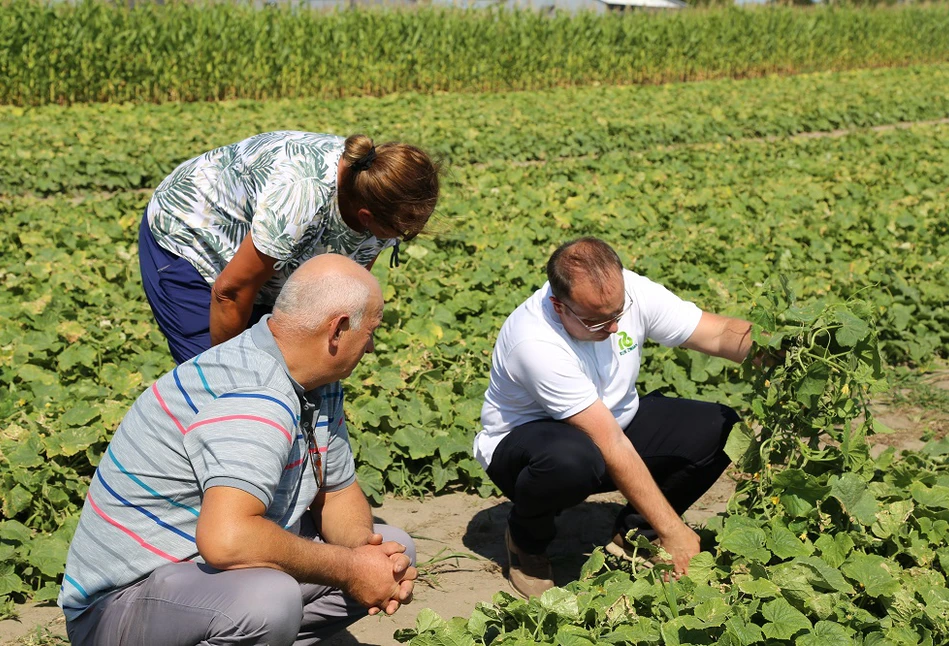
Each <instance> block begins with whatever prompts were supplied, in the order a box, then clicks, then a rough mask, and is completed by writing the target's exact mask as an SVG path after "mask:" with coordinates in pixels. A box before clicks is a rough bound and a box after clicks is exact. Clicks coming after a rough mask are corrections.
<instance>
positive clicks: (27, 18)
mask: <svg viewBox="0 0 949 646" xmlns="http://www.w3.org/2000/svg"><path fill="white" fill-rule="evenodd" d="M946 34H949V6H947V5H945V4H942V5H931V6H905V7H898V8H886V7H884V8H855V7H831V8H827V7H823V8H811V9H800V8H790V7H769V8H757V9H738V8H726V9H707V10H689V11H680V12H674V13H648V12H637V13H632V12H630V13H624V14H622V15H617V14H595V13H592V12H585V13H578V14H566V13H556V14H553V15H544V14H541V13H538V12H535V11H528V10H498V9H493V10H464V9H455V8H432V7H421V8H413V9H392V8H389V9H366V8H360V9H349V10H343V11H333V12H324V11H316V10H310V9H306V8H302V7H299V6H292V5H289V4H287V5H276V6H265V7H255V6H252V5H250V4H246V3H245V4H236V3H217V2H195V3H187V2H173V3H171V4H165V5H158V4H140V5H138V6H135V7H134V8H131V9H130V8H128V7H125V6H123V5H121V4H113V3H107V2H103V1H101V0H86V1H82V2H78V3H56V4H47V3H44V2H39V1H37V0H12V1H8V2H2V3H0V103H3V104H10V105H42V104H71V103H81V102H125V101H132V102H158V103H161V102H168V101H206V100H222V99H239V98H249V99H273V98H299V97H310V98H338V97H346V96H382V95H387V94H392V93H396V92H419V93H432V92H439V91H449V92H459V91H461V92H484V91H506V90H536V89H544V88H551V87H566V86H577V85H590V84H595V83H609V84H637V83H664V82H669V81H682V80H701V79H709V78H722V77H732V78H744V77H755V76H764V75H768V74H774V73H778V74H785V73H797V72H809V71H823V70H844V69H851V68H857V67H880V66H893V65H906V64H911V63H928V62H936V61H944V60H947V59H949V38H947V37H946Z"/></svg>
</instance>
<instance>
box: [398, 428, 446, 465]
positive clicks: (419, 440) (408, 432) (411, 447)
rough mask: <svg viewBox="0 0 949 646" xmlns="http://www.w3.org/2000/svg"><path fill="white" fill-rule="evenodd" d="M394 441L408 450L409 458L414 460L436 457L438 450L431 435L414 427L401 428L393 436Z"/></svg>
mask: <svg viewBox="0 0 949 646" xmlns="http://www.w3.org/2000/svg"><path fill="white" fill-rule="evenodd" d="M392 441H393V442H394V443H395V444H397V445H399V446H401V447H402V448H404V449H406V450H408V452H409V457H410V458H412V459H413V460H421V459H424V458H430V457H432V456H434V455H435V449H436V448H437V445H436V444H435V440H434V438H432V435H431V433H427V432H425V431H423V430H422V429H420V428H417V427H414V426H403V427H401V428H400V429H399V430H397V431H396V432H395V433H393V434H392Z"/></svg>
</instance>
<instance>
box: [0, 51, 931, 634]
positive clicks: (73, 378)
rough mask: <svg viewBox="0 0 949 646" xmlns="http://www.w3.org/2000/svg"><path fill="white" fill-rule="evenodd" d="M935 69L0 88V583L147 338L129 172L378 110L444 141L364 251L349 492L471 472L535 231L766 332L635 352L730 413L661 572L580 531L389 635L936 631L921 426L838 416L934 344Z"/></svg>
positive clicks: (144, 173) (57, 556)
mask: <svg viewBox="0 0 949 646" xmlns="http://www.w3.org/2000/svg"><path fill="white" fill-rule="evenodd" d="M947 83H949V65H946V64H935V65H925V66H916V67H909V68H903V69H880V70H869V71H849V72H828V73H820V74H813V75H803V76H795V77H787V78H779V77H768V78H761V79H754V80H745V81H732V80H720V81H707V82H701V83H695V84H683V85H665V86H653V87H641V88H635V87H628V88H615V87H610V88H605V87H604V88H595V87H594V88H571V89H554V90H545V91H538V92H529V93H511V94H500V95H493V94H478V95H464V96H460V95H451V94H449V95H436V96H421V95H400V96H390V97H385V98H355V99H337V100H334V101H331V102H317V101H314V100H309V99H300V100H281V101H272V102H253V101H239V102H232V103H217V104H194V105H186V104H174V105H87V106H73V107H59V106H45V107H41V108H35V109H24V108H16V107H9V106H8V107H0V115H2V116H0V142H2V143H0V283H2V289H0V496H2V514H3V520H2V521H0V554H2V555H3V559H2V565H0V595H2V596H3V598H5V599H6V600H7V603H8V604H9V603H10V602H11V601H12V600H21V599H23V598H24V597H26V596H28V595H30V594H32V593H33V592H34V591H35V593H36V597H37V598H38V599H51V598H53V597H55V594H56V592H57V589H58V580H57V577H58V576H60V573H61V570H62V564H63V560H64V557H65V549H66V545H67V543H68V540H69V538H70V536H71V532H72V530H73V527H74V523H75V520H76V518H77V513H78V509H79V507H80V506H81V503H82V499H83V495H84V493H85V488H86V485H87V482H88V478H89V476H90V475H91V473H92V470H93V469H94V467H95V465H96V464H97V463H98V460H99V458H100V455H101V453H102V451H103V450H104V448H105V445H106V443H107V441H108V439H109V437H110V435H111V432H112V431H113V430H114V428H115V427H116V425H117V423H118V421H119V420H120V418H121V415H122V414H123V413H124V411H125V409H126V408H127V407H128V405H129V404H130V403H131V401H132V400H133V399H134V398H135V397H136V396H137V394H138V393H139V392H140V391H141V390H143V389H144V388H145V387H146V386H147V385H148V384H149V383H150V382H151V381H152V380H153V379H154V378H155V377H156V376H158V375H160V374H161V373H162V372H163V371H165V370H166V369H168V368H170V367H171V365H172V362H171V358H170V356H169V354H168V352H167V349H166V348H165V346H164V343H163V339H162V337H161V335H160V334H159V332H158V330H157V328H156V327H155V326H154V325H153V323H152V321H151V315H150V312H149V309H148V306H147V304H146V303H145V299H144V296H143V294H142V290H141V285H140V282H139V277H138V267H137V246H136V237H135V236H136V231H137V225H138V223H139V220H140V217H141V213H142V209H143V208H144V206H145V204H146V202H147V200H148V197H149V193H148V191H147V190H146V189H148V188H150V187H154V186H155V185H156V184H157V183H158V182H159V181H160V180H161V179H162V178H163V177H164V175H165V174H166V173H168V172H170V170H171V169H172V168H173V167H174V166H175V165H176V164H177V163H178V162H180V161H181V160H183V159H185V158H187V157H190V156H192V155H194V154H197V153H198V152H202V151H204V150H206V149H209V148H211V147H213V146H217V145H221V144H225V143H230V142H232V141H236V140H239V139H241V138H243V137H246V136H249V135H251V134H254V133H257V132H261V131H265V130H270V129H276V128H300V129H308V130H314V131H330V132H339V133H342V134H348V133H350V132H366V133H369V134H371V135H373V136H374V137H376V138H377V140H387V139H406V140H409V141H412V142H414V143H417V144H419V145H421V146H423V147H426V148H428V149H430V150H432V151H435V152H437V153H439V154H440V155H442V156H443V157H444V158H445V159H446V160H447V161H448V162H450V163H449V172H448V175H447V177H446V182H445V183H446V190H445V193H444V197H443V200H442V202H441V204H440V208H439V216H438V221H437V223H436V225H435V227H434V231H433V233H432V234H431V235H429V236H427V237H424V236H423V237H422V238H420V239H419V240H417V241H414V242H412V243H411V244H409V245H407V246H406V247H405V249H404V253H403V265H402V267H400V268H398V269H395V270H388V269H387V265H388V263H387V262H385V261H386V260H387V258H383V259H382V262H379V263H377V266H376V272H377V274H378V275H379V276H380V279H381V280H382V281H383V283H384V291H385V296H386V300H387V309H386V312H385V316H384V322H383V326H382V328H380V330H379V333H378V334H377V344H376V354H375V355H371V356H367V357H366V359H365V360H364V362H363V364H362V365H361V366H360V368H359V369H358V370H357V372H356V373H355V374H354V375H353V377H352V378H350V380H349V382H348V385H347V393H348V394H347V397H348V401H349V404H348V408H347V413H348V418H349V424H350V429H351V433H352V440H353V445H354V449H355V451H356V457H357V464H358V473H359V478H360V482H361V484H362V486H363V487H364V489H365V490H366V492H367V494H368V495H369V496H370V497H371V498H373V499H375V500H380V499H381V497H382V496H383V495H384V494H385V493H386V492H395V493H397V494H401V495H420V494H424V493H438V492H444V491H448V490H458V489H464V490H469V491H478V492H480V493H482V494H485V495H489V494H491V493H493V488H492V486H491V485H490V483H489V482H488V481H487V480H486V478H485V476H484V474H483V472H482V471H481V468H480V467H479V466H478V465H477V464H476V463H475V462H474V460H473V459H472V458H471V457H470V445H471V439H472V437H473V435H474V433H475V432H476V431H477V430H478V417H479V412H480V405H481V397H482V394H483V392H484V389H485V386H486V380H487V374H488V368H489V362H490V352H491V348H492V346H493V341H494V337H495V334H496V332H497V330H498V329H499V327H500V325H501V323H502V321H503V320H504V318H505V317H506V316H507V314H509V313H510V312H511V311H512V310H513V308H514V307H515V306H516V305H517V304H519V303H520V302H521V301H522V300H523V299H524V298H525V297H526V296H527V295H528V294H530V293H531V292H532V291H533V290H534V289H536V288H537V287H539V286H540V285H541V284H542V283H543V281H544V277H543V266H544V262H545V261H546V258H547V257H548V255H549V254H550V252H551V251H552V250H553V249H554V248H555V247H556V246H557V245H558V244H559V243H560V242H561V241H563V240H564V239H567V238H572V237H576V236H579V235H586V234H591V235H597V236H600V237H603V238H604V239H606V240H608V241H610V242H611V243H612V244H613V245H614V246H615V247H616V248H617V250H618V252H619V253H620V255H621V257H622V258H623V259H624V261H625V262H626V264H627V266H629V267H631V268H633V269H634V270H635V271H638V272H640V273H643V274H645V275H647V276H650V277H651V278H653V279H655V280H658V281H659V282H662V283H664V284H665V285H667V286H668V287H670V288H671V289H673V290H674V291H676V292H678V293H679V294H681V295H683V296H684V297H686V298H689V299H691V300H694V301H695V302H696V303H697V304H699V305H700V306H701V307H703V308H705V309H709V310H713V311H719V312H722V313H726V314H732V315H738V316H743V317H746V318H747V317H750V318H752V319H753V320H754V321H755V322H756V324H757V328H756V329H757V332H756V334H757V335H758V336H757V340H758V342H759V343H760V345H761V346H762V347H767V346H771V347H775V348H776V347H781V348H783V349H784V350H785V355H784V358H783V359H782V363H780V364H779V365H778V366H775V367H774V368H772V369H771V371H770V372H756V371H753V370H752V371H749V369H748V368H744V369H742V368H740V367H738V366H736V365H734V364H729V363H728V362H725V361H722V360H718V359H709V358H706V357H703V356H698V355H694V354H691V353H688V352H685V351H681V350H669V349H661V348H657V347H652V348H650V349H649V352H648V353H647V355H646V356H645V359H644V367H643V371H642V383H641V385H640V387H641V389H642V390H643V391H644V392H645V391H651V390H655V389H658V388H663V389H666V390H668V391H670V392H672V393H677V394H679V395H682V396H689V397H693V396H697V397H703V398H708V399H714V400H718V401H727V402H729V403H731V404H733V405H735V406H738V407H739V408H740V409H741V410H742V412H743V413H744V415H745V416H746V421H747V423H746V425H745V427H744V428H743V430H742V431H741V432H736V433H735V434H734V437H733V439H732V443H731V445H730V451H731V452H732V455H733V457H734V459H735V461H736V464H737V465H738V466H739V467H740V469H741V472H742V473H744V474H746V476H745V477H744V480H743V481H742V483H741V486H740V487H739V492H738V495H737V496H736V498H735V499H734V500H733V503H732V509H731V512H732V513H731V514H730V515H729V516H727V517H726V518H724V519H721V521H720V522H718V523H717V524H713V526H711V527H710V528H709V529H708V530H707V531H706V533H705V536H704V538H705V540H706V541H707V543H708V545H707V546H708V547H709V549H710V550H711V551H710V552H707V553H705V554H703V556H702V557H700V561H699V562H698V563H696V565H695V566H694V569H693V575H692V576H690V577H689V578H688V579H683V580H682V581H680V582H678V583H676V584H665V583H663V581H662V579H661V577H659V576H657V574H656V573H655V572H646V573H639V574H636V575H634V576H632V577H631V576H630V575H629V574H628V573H626V572H624V571H623V569H622V567H621V566H620V565H619V564H616V563H611V562H609V561H607V559H606V558H605V557H604V556H603V555H602V554H599V553H597V554H595V555H594V557H593V558H592V559H591V561H590V562H589V563H588V566H587V567H586V568H585V570H584V573H583V577H582V579H581V580H580V581H578V582H576V583H573V584H571V585H570V586H568V587H567V588H566V589H563V590H559V589H558V590H555V591H553V592H551V593H549V594H548V595H545V597H544V598H542V599H540V600H534V601H531V602H529V603H528V602H521V601H516V600H514V599H513V598H511V597H509V596H505V595H500V596H499V597H497V598H496V599H495V603H493V604H487V605H484V606H482V607H480V608H479V609H478V610H476V611H475V613H474V614H473V615H472V616H471V617H470V618H467V619H464V620H455V621H454V622H443V621H441V620H440V619H438V618H436V617H434V616H433V615H431V614H426V615H424V616H423V618H422V619H421V620H420V625H419V626H418V628H417V630H416V631H414V632H411V633H404V634H402V635H401V637H402V638H403V639H407V640H408V639H411V640H413V643H415V644H449V643H451V644H480V643H497V644H501V643H504V644H513V643H538V642H548V643H560V644H588V643H603V642H608V643H617V644H621V643H630V644H636V643H644V644H660V643H661V644H669V645H672V644H682V645H686V644H712V643H719V644H734V645H739V644H741V645H745V644H749V645H750V644H769V645H770V644H795V645H796V646H812V645H816V644H829V643H834V644H837V643H840V644H847V643H853V644H855V645H856V644H859V645H861V646H871V645H872V646H884V645H894V646H895V645H900V646H901V645H903V644H906V645H922V644H944V643H946V642H947V640H949V589H947V587H946V582H945V577H946V574H947V572H949V551H947V549H946V548H945V542H946V539H947V538H949V472H947V470H946V455H949V446H946V445H945V444H944V443H935V444H932V445H930V446H929V447H928V448H927V449H926V451H925V452H924V453H921V454H914V455H911V456H909V457H905V458H903V459H898V456H896V455H895V454H893V453H887V454H884V455H883V456H879V457H871V456H870V454H869V450H868V448H867V444H866V437H867V436H868V435H870V434H872V433H873V432H875V431H878V430H883V429H880V428H879V426H875V425H874V424H873V422H872V416H870V415H869V414H868V410H867V405H868V401H869V400H870V398H871V397H872V396H873V395H874V394H875V393H878V392H880V391H882V390H883V389H884V388H885V387H886V386H885V381H884V378H885V372H886V366H910V367H912V368H921V367H926V366H929V365H931V364H932V363H933V362H934V361H936V362H938V361H940V360H945V359H946V358H947V357H949V309H947V307H946V302H947V300H949V272H947V258H949V123H947V119H949V99H947V98H946V93H945V88H946V87H947ZM904 122H918V123H916V124H915V125H910V124H907V123H904ZM898 124H899V125H900V127H894V126H896V125H898ZM835 129H843V130H844V131H843V132H837V133H834V134H833V136H810V135H809V133H818V132H820V131H831V130H835ZM769 467H770V468H769ZM644 549H645V548H644ZM449 593H450V591H449ZM8 610H9V605H8V606H7V611H8ZM848 640H849V641H848Z"/></svg>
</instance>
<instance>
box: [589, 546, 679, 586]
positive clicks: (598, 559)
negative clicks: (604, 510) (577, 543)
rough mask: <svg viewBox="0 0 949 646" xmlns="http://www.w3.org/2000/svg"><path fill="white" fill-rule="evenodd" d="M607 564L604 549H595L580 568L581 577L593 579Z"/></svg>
mask: <svg viewBox="0 0 949 646" xmlns="http://www.w3.org/2000/svg"><path fill="white" fill-rule="evenodd" d="M605 564H606V555H604V554H603V552H602V550H600V549H596V550H593V553H592V554H590V558H588V559H587V560H586V562H585V563H584V564H583V567H581V568H580V579H581V580H585V579H592V578H593V577H594V576H596V574H597V573H599V571H600V570H602V569H603V566H604V565H605ZM690 571H691V569H690Z"/></svg>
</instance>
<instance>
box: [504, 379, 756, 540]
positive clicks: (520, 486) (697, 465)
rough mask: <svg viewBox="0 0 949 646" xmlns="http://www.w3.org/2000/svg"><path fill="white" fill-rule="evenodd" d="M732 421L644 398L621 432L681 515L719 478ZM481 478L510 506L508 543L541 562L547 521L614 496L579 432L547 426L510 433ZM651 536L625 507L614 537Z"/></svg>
mask: <svg viewBox="0 0 949 646" xmlns="http://www.w3.org/2000/svg"><path fill="white" fill-rule="evenodd" d="M737 421H738V415H737V413H735V411H733V410H732V409H731V408H729V407H727V406H722V405H720V404H712V403H707V402H700V401H693V400H690V399H676V398H672V397H663V396H661V395H656V394H650V395H646V396H645V397H643V398H642V399H640V403H639V411H638V412H637V413H636V416H635V417H634V418H633V421H632V422H630V424H629V426H628V427H627V428H626V429H625V433H626V437H628V438H629V439H630V441H631V442H632V443H633V446H634V447H635V448H636V451H637V452H638V453H639V455H640V457H642V459H643V461H644V462H645V463H646V467H647V468H648V469H649V472H650V473H651V474H652V477H653V478H654V479H655V481H656V484H658V485H659V489H660V490H661V491H662V493H663V494H664V495H665V497H666V499H667V500H668V501H669V504H671V505H672V507H673V508H674V509H675V510H676V511H677V512H678V513H679V514H680V515H681V514H683V513H685V511H686V510H687V509H688V508H689V507H690V506H691V505H692V504H693V503H694V502H695V501H696V500H698V499H699V498H701V497H702V494H704V493H705V492H706V491H708V489H709V488H710V487H711V486H712V485H713V484H714V483H715V481H716V480H717V479H718V478H719V476H721V475H722V473H723V472H724V471H725V469H726V467H728V464H729V462H730V460H729V459H728V456H727V455H725V452H724V450H723V449H724V447H725V440H726V439H727V438H728V433H729V431H730V430H731V428H732V426H734V424H735V423H736V422H737ZM488 476H489V477H490V478H491V480H492V481H493V482H494V484H496V485H497V486H498V488H500V489H501V491H502V492H503V493H504V495H505V496H507V497H508V498H510V499H511V501H512V502H513V503H514V505H513V507H512V509H511V513H510V516H509V518H508V525H509V527H510V529H511V538H512V539H514V542H515V543H516V544H517V545H518V547H520V548H521V549H523V550H524V551H526V552H529V553H533V554H542V553H543V552H544V551H545V550H546V549H547V546H548V545H549V544H550V542H551V541H552V540H553V539H554V537H555V536H556V527H555V524H554V519H555V518H556V516H557V515H558V514H559V513H560V512H561V511H563V510H564V509H567V508H568V507H572V506H574V505H577V504H580V503H581V502H583V501H584V500H585V499H586V498H587V497H588V496H590V495H591V494H595V493H603V492H607V491H616V485H615V484H614V483H613V481H612V480H611V479H610V477H609V475H608V474H607V472H606V463H605V462H604V461H603V456H602V455H601V454H600V450H599V449H598V448H597V447H596V445H595V444H594V443H593V440H591V439H590V438H589V436H587V435H586V434H585V433H583V431H580V430H579V429H577V428H576V427H574V426H571V425H570V424H567V423H565V422H558V421H555V420H552V419H547V420H538V421H535V422H529V423H527V424H524V425H522V426H518V427H516V428H515V429H513V430H512V431H511V432H510V433H509V434H508V435H507V437H505V438H504V439H503V440H501V443H500V444H499V445H498V447H497V449H495V452H494V456H493V457H492V458H491V464H490V465H489V466H488ZM629 530H636V531H638V532H639V533H641V534H642V535H644V536H645V537H646V538H648V539H650V540H652V539H654V538H655V537H656V531H655V529H653V528H652V527H651V526H650V525H649V523H648V522H647V521H646V519H645V518H643V517H642V516H641V515H640V514H639V513H638V512H637V511H636V509H635V508H634V507H633V506H632V505H629V504H627V505H626V507H624V508H623V509H622V511H620V513H619V516H617V518H616V524H615V526H614V532H618V533H621V534H623V535H624V536H625V535H626V532H628V531H629Z"/></svg>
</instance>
